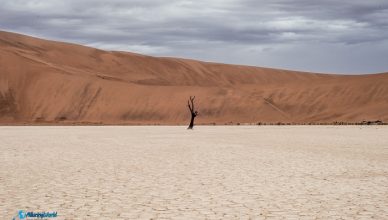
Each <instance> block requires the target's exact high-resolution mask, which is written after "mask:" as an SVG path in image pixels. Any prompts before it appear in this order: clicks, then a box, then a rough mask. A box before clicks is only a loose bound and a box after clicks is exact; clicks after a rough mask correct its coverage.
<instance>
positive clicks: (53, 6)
mask: <svg viewBox="0 0 388 220" xmlns="http://www.w3.org/2000/svg"><path fill="white" fill-rule="evenodd" d="M0 29H1V30H5V31H11V32H17V33H22V34H27V35H32V36H36V37H41V38H46V39H52V40H59V41H66V42H72V43H78V44H83V45H87V46H91V47H97V48H101V49H106V50H119V51H131V52H137V53H142V54H146V55H153V56H168V57H184V58H191V59H198V60H203V61H211V62H222V63H231V64H243V65H253V66H263V67H273V68H282V69H292V70H301V71H311V72H322V73H342V74H359V73H377V72H387V71H388V1H387V0H341V1H339V0H192V1H191V0H110V1H108V0H1V5H0Z"/></svg>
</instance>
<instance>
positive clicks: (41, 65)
mask: <svg viewBox="0 0 388 220" xmlns="http://www.w3.org/2000/svg"><path fill="white" fill-rule="evenodd" d="M190 95H196V97H197V106H198V110H199V112H200V117H198V120H197V122H198V123H213V122H214V123H218V124H223V123H228V122H233V123H237V122H239V123H256V122H295V123H303V122H333V121H348V122H358V121H362V120H384V121H388V73H383V74H373V75H360V76H343V75H326V74H313V73H302V72H295V71H285V70H277V69H269V68H259V67H249V66H238V65H225V64H217V63H207V62H199V61H194V60H187V59H177V58H157V57H151V56H143V55H139V54H134V53H127V52H111V51H103V50H98V49H94V48H89V47H84V46H80V45H74V44H68V43H61V42H55V41H47V40H42V39H37V38H32V37H28V36H23V35H19V34H14V33H9V32H0V123H42V122H61V123H66V122H92V123H106V124H118V123H120V124H121V123H134V124H136V123H139V124H153V123H158V124H181V123H187V121H188V120H189V112H188V110H187V108H186V100H187V98H188V96H190Z"/></svg>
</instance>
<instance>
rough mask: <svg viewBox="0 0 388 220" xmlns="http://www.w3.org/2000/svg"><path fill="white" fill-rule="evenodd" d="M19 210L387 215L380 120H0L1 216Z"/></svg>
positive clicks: (143, 215) (387, 144) (385, 145)
mask: <svg viewBox="0 0 388 220" xmlns="http://www.w3.org/2000/svg"><path fill="white" fill-rule="evenodd" d="M18 210H25V211H57V212H58V218H56V219H151V218H155V219H339V218H341V217H342V218H343V219H370V218H375V219H388V126H369V127H366V126H364V127H363V126H338V127H335V126H261V127H260V126H247V127H244V126H230V127H222V126H210V127H206V126H199V127H196V128H195V130H193V131H188V130H186V128H185V127H178V126H177V127H162V126H160V127H151V126H149V127H147V126H144V127H120V126H106V127H70V126H69V127H45V126H41V127H0V216H2V217H1V219H11V218H12V217H13V216H15V215H16V213H17V211H18ZM94 217H95V218H94Z"/></svg>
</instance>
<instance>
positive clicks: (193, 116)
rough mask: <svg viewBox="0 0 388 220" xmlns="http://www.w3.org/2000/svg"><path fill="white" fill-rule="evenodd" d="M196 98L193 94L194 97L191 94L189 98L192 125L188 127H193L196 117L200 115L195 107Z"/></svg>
mask: <svg viewBox="0 0 388 220" xmlns="http://www.w3.org/2000/svg"><path fill="white" fill-rule="evenodd" d="M194 99H195V96H193V97H191V96H190V99H189V100H187V107H189V110H190V113H191V120H190V125H189V127H188V128H187V129H193V127H194V119H195V117H197V115H198V111H196V110H195V108H194Z"/></svg>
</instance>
